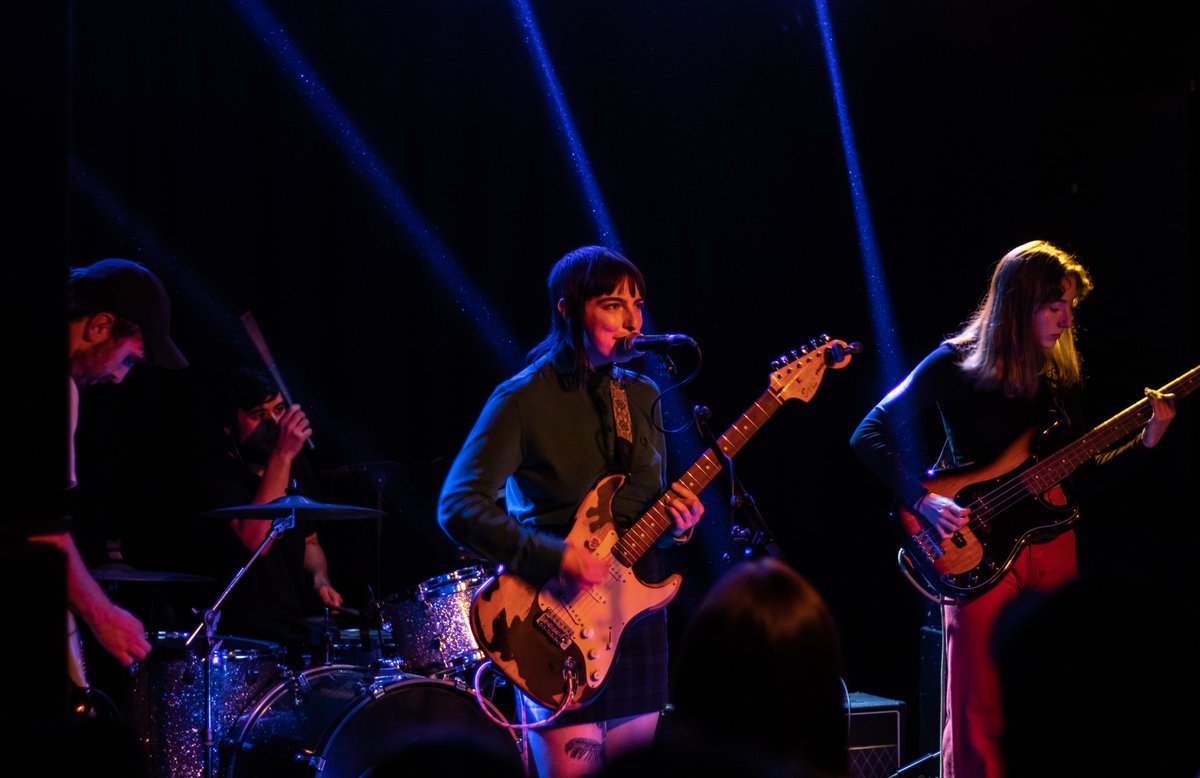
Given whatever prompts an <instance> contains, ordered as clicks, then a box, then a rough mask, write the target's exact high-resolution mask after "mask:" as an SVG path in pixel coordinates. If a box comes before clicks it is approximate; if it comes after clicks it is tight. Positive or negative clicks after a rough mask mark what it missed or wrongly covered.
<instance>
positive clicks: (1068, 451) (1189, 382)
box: [980, 365, 1200, 507]
mask: <svg viewBox="0 0 1200 778" xmlns="http://www.w3.org/2000/svg"><path fill="white" fill-rule="evenodd" d="M1197 387H1200V365H1198V366H1196V367H1194V368H1192V369H1191V370H1189V371H1188V372H1186V373H1184V374H1183V375H1181V376H1180V377H1179V378H1176V379H1175V380H1174V381H1172V382H1171V383H1169V384H1167V385H1166V386H1164V387H1163V388H1162V389H1160V390H1159V391H1161V392H1163V393H1164V394H1174V395H1175V397H1176V398H1183V397H1186V396H1187V395H1189V394H1191V393H1192V392H1193V391H1194V390H1195V389H1196V388H1197ZM1152 412H1153V411H1152V409H1151V406H1150V401H1149V400H1147V399H1146V398H1144V397H1143V398H1142V399H1141V400H1138V401H1137V402H1135V403H1134V404H1133V405H1131V406H1129V407H1128V408H1126V409H1125V410H1123V411H1121V412H1120V413H1118V414H1117V415H1115V416H1113V417H1112V418H1111V419H1109V420H1108V421H1106V422H1104V423H1102V424H1100V425H1098V426H1097V427H1095V428H1094V429H1092V430H1091V431H1089V432H1088V433H1087V434H1085V435H1083V436H1082V437H1080V438H1078V439H1077V440H1075V441H1073V442H1071V443H1068V444H1067V445H1065V446H1063V447H1062V448H1061V449H1059V450H1058V451H1056V452H1054V454H1052V455H1050V456H1047V457H1045V458H1044V459H1042V460H1041V461H1039V462H1038V463H1037V464H1035V465H1034V466H1032V467H1030V468H1029V469H1028V470H1026V471H1025V472H1023V473H1021V475H1020V477H1019V481H1020V483H1021V484H1022V485H1023V486H1024V487H1025V490H1026V491H1027V493H1028V494H1030V495H1036V494H1041V493H1042V492H1045V491H1046V490H1047V489H1049V488H1051V487H1052V486H1054V485H1055V484H1057V483H1059V482H1061V481H1062V480H1063V479H1064V478H1066V477H1067V476H1069V475H1070V474H1071V473H1073V472H1075V470H1076V468H1078V467H1079V466H1080V465H1082V464H1083V463H1085V462H1087V461H1088V460H1090V459H1091V458H1092V457H1094V456H1096V455H1097V454H1100V453H1101V452H1103V451H1105V450H1107V449H1108V448H1110V447H1111V446H1113V445H1114V444H1115V443H1116V442H1117V441H1119V440H1121V439H1122V438H1125V437H1126V436H1128V435H1130V434H1132V433H1133V432H1134V430H1136V429H1137V428H1138V427H1141V426H1143V425H1144V424H1145V423H1146V422H1148V421H1150V416H1151V414H1152ZM1006 488H1008V487H1007V486H1005V487H1001V488H1000V489H998V490H996V491H997V492H999V491H1001V490H1003V489H1006ZM995 497H996V495H995V493H991V494H988V495H984V496H983V497H981V498H980V501H981V502H982V503H983V505H984V506H985V507H986V506H988V505H989V503H994V502H995V501H996V500H995Z"/></svg>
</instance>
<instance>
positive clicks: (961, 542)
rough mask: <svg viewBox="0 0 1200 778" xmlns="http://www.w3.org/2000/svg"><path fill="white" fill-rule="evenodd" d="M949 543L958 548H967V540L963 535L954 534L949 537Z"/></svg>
mask: <svg viewBox="0 0 1200 778" xmlns="http://www.w3.org/2000/svg"><path fill="white" fill-rule="evenodd" d="M950 542H951V543H953V544H954V545H955V546H956V547H958V548H966V547H967V539H966V538H964V537H963V534H962V533H961V532H955V533H954V534H953V535H951V536H950Z"/></svg>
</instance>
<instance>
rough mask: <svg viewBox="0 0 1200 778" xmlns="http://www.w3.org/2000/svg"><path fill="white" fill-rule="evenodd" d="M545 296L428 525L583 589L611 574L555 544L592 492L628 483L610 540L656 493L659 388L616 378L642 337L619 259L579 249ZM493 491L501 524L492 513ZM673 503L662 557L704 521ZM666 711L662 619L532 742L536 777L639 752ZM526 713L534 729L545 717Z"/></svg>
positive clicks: (542, 712) (635, 631) (541, 712)
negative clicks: (538, 335) (515, 364)
mask: <svg viewBox="0 0 1200 778" xmlns="http://www.w3.org/2000/svg"><path fill="white" fill-rule="evenodd" d="M548 285H549V292H550V299H549V302H550V331H549V333H548V334H547V335H546V337H545V339H543V340H542V342H541V343H539V344H538V345H537V346H536V347H534V349H533V350H532V351H531V352H530V354H529V365H528V366H527V367H526V368H525V369H524V370H522V371H521V372H520V373H518V374H517V375H515V376H513V377H512V378H510V379H509V380H507V381H505V382H503V383H502V384H500V385H499V386H498V387H496V389H495V390H494V391H493V392H492V396H491V398H490V399H489V400H488V401H487V404H486V406H485V407H484V409H483V412H482V413H481V414H480V416H479V419H478V421H476V423H475V426H474V428H473V429H472V430H471V432H470V433H469V434H468V436H467V440H466V442H465V443H464V444H463V447H462V450H461V451H460V452H459V454H458V457H457V458H456V459H455V461H454V465H453V466H452V467H451V469H450V472H449V475H448V476H447V478H446V482H445V484H444V486H443V488H442V494H441V500H440V503H439V506H438V521H439V522H440V523H441V526H442V528H443V529H444V530H445V531H446V533H447V534H448V535H450V537H451V538H453V539H454V540H455V541H456V542H458V543H461V544H462V545H464V546H466V547H467V548H470V549H471V550H472V551H474V552H476V553H478V554H480V555H482V556H484V557H486V558H488V559H490V560H492V561H494V562H496V563H499V564H503V565H504V566H505V568H506V570H507V572H509V573H515V574H516V575H518V576H520V577H521V578H523V579H525V580H526V581H528V582H529V583H530V584H531V585H533V586H534V587H540V586H541V585H542V584H544V583H545V582H547V581H548V580H550V579H552V578H553V577H555V576H559V577H561V578H562V579H564V580H567V581H572V582H576V583H579V584H584V585H589V584H595V583H597V582H599V581H600V580H601V577H602V576H605V575H607V574H608V567H607V565H606V564H605V563H604V562H602V561H601V559H600V558H599V557H597V556H595V555H593V554H591V553H589V552H588V551H586V550H584V549H581V548H576V547H574V546H573V545H571V544H569V543H567V542H566V540H565V537H566V535H567V533H568V531H569V530H570V528H571V525H572V523H573V521H574V515H575V510H576V508H577V507H578V505H579V503H580V501H581V500H582V499H583V498H584V497H585V495H587V493H588V491H589V490H590V489H591V488H592V486H594V485H595V483H596V482H597V481H598V480H599V479H600V478H601V477H603V476H605V475H609V474H612V473H618V472H619V473H624V474H626V476H627V478H626V481H625V485H624V486H623V488H622V489H621V490H620V491H619V492H618V493H617V494H616V497H615V499H614V500H613V502H612V510H613V514H614V520H615V523H616V525H617V527H618V529H623V528H625V527H628V526H629V525H630V524H632V523H633V522H634V521H636V520H637V519H638V518H639V517H640V516H641V515H642V514H643V513H644V512H645V510H646V509H647V508H648V507H649V506H650V505H651V504H652V503H653V502H654V501H655V500H656V499H658V498H659V497H660V496H661V495H662V494H663V492H664V491H665V489H666V480H665V473H664V466H665V462H666V450H665V439H664V435H663V432H662V425H661V423H656V422H658V421H659V420H658V419H656V418H654V417H653V414H654V410H653V409H654V406H655V403H654V400H655V398H656V397H657V396H658V387H657V386H655V384H654V382H653V381H651V380H650V379H648V378H646V377H645V376H642V375H640V374H637V373H634V372H631V371H630V370H627V369H624V368H622V367H619V366H618V363H624V362H627V361H629V360H630V359H632V358H633V357H634V356H636V352H635V351H634V350H633V349H631V348H630V347H629V345H628V341H627V340H626V339H627V338H629V337H630V336H631V335H634V334H636V333H639V332H640V331H641V327H642V306H643V304H644V298H643V295H644V292H645V288H646V284H645V281H644V279H643V277H642V273H641V271H640V270H638V268H637V267H636V266H635V265H634V264H633V263H632V262H630V261H629V260H628V259H626V258H625V257H623V256H621V255H620V254H617V253H616V252H613V251H611V250H609V249H606V248H603V247H600V246H585V247H583V248H579V249H576V250H574V251H571V252H569V253H568V254H566V255H565V256H564V257H563V258H562V259H560V260H559V261H558V262H557V263H556V264H555V265H554V267H553V268H552V269H551V271H550V277H549V284H548ZM502 487H503V488H504V489H505V497H506V499H505V503H506V508H507V510H506V509H505V508H502V507H501V506H500V505H498V504H497V501H496V495H497V494H498V493H499V491H500V489H501V488H502ZM672 489H673V492H672V494H673V499H671V500H670V503H669V505H668V511H669V512H670V514H671V519H672V526H671V529H670V531H669V533H664V535H663V537H662V539H661V540H660V543H659V545H660V546H671V545H674V544H676V543H682V542H684V541H686V540H687V539H688V537H690V535H691V530H692V527H693V526H694V525H695V524H696V522H698V521H699V520H700V516H701V514H702V513H703V512H704V508H703V506H702V505H701V503H700V501H699V499H697V497H696V495H695V494H693V493H692V492H690V491H688V490H687V489H684V488H682V487H679V486H674V487H672ZM634 570H635V572H636V573H637V575H638V576H639V577H640V578H642V579H643V580H650V581H654V580H659V579H661V578H662V577H663V576H662V571H661V562H660V560H659V559H658V558H657V556H656V553H654V552H651V553H647V554H645V555H644V556H643V557H642V558H641V559H640V560H639V561H638V563H637V564H636V565H635V567H634ZM666 701H667V629H666V613H665V610H658V611H654V612H652V613H651V614H650V615H648V616H646V617H645V618H643V619H640V620H639V621H637V622H635V623H634V624H633V625H632V626H631V627H630V628H629V629H627V630H626V631H625V633H624V635H623V637H622V638H621V642H620V652H619V655H618V657H617V660H616V662H615V664H614V665H613V667H612V669H611V670H610V672H609V675H608V678H607V681H606V683H605V686H604V690H603V691H602V692H601V693H600V694H599V695H598V696H596V697H595V698H594V699H593V700H592V701H591V702H590V703H589V704H587V705H585V706H584V707H582V708H579V709H578V710H575V711H571V712H569V713H565V714H563V715H561V716H558V717H557V718H555V719H554V720H553V722H552V723H551V724H550V725H549V726H547V727H543V728H539V729H536V730H531V731H530V738H529V741H530V748H531V753H532V756H533V759H534V762H535V764H536V767H537V774H538V775H539V776H542V777H543V778H547V777H548V776H549V777H553V778H560V777H563V776H578V775H583V774H585V773H589V772H594V771H595V770H597V769H599V767H600V766H601V764H602V763H603V761H604V760H606V759H610V758H612V757H614V756H616V755H618V754H620V753H622V752H624V751H626V750H628V749H630V748H631V747H634V746H639V745H643V744H646V743H648V742H649V741H650V740H651V738H652V737H653V735H654V731H655V727H656V725H657V720H658V714H659V711H660V710H661V709H662V707H663V706H664V705H665V704H666ZM523 704H524V706H525V709H526V712H527V713H528V715H529V718H530V720H531V721H539V720H542V719H545V718H547V717H549V716H550V715H551V714H552V713H553V711H550V710H547V709H545V708H543V707H542V706H540V705H538V704H537V703H536V702H534V701H533V700H530V699H523Z"/></svg>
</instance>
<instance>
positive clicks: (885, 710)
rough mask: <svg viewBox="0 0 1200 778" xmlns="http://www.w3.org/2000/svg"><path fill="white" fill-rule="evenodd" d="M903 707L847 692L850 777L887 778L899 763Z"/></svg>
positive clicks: (876, 698)
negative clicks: (848, 695)
mask: <svg viewBox="0 0 1200 778" xmlns="http://www.w3.org/2000/svg"><path fill="white" fill-rule="evenodd" d="M903 742H904V703H903V702H901V701H899V700H891V699H888V698H886V697H876V696H875V695H873V694H866V693H865V692H850V738H849V743H850V774H851V775H852V776H854V778H887V777H888V776H889V775H891V774H892V773H894V772H896V770H897V769H898V768H899V767H900V765H901V764H902V763H903V760H902V759H901V756H902V755H901V753H900V749H901V744H902V743H903Z"/></svg>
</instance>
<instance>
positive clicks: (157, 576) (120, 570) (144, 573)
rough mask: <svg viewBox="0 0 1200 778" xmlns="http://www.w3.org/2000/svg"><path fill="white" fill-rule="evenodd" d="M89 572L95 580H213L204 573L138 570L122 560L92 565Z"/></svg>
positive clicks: (206, 581) (199, 581) (208, 581)
mask: <svg viewBox="0 0 1200 778" xmlns="http://www.w3.org/2000/svg"><path fill="white" fill-rule="evenodd" d="M91 573H92V577H93V578H95V579H96V580H97V581H141V582H147V583H155V582H159V583H161V582H179V583H210V582H212V581H213V580H215V579H212V578H209V577H208V576H205V575H192V574H191V573H174V572H169V571H166V570H138V569H136V568H133V567H130V566H129V565H127V564H125V563H124V562H108V563H106V564H103V565H99V566H97V567H93V568H92V569H91Z"/></svg>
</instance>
